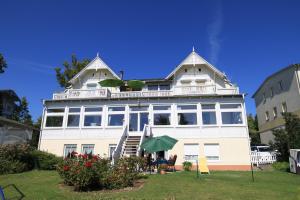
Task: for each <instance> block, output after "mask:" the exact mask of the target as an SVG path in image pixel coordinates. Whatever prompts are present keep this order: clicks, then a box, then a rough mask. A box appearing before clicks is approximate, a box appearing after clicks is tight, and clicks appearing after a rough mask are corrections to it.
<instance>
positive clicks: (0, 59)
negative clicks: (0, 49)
mask: <svg viewBox="0 0 300 200" xmlns="http://www.w3.org/2000/svg"><path fill="white" fill-rule="evenodd" d="M5 68H7V64H6V61H5V59H4V57H3V55H2V54H1V53H0V73H1V74H2V73H4V69H5Z"/></svg>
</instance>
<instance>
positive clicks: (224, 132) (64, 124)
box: [39, 51, 250, 170]
mask: <svg viewBox="0 0 300 200" xmlns="http://www.w3.org/2000/svg"><path fill="white" fill-rule="evenodd" d="M153 76H156V74H155V72H153ZM111 78H113V79H120V78H119V77H118V76H117V75H116V73H114V72H113V71H112V69H111V68H109V67H108V66H107V65H106V64H105V63H104V62H103V61H102V60H101V59H100V58H99V57H98V56H97V57H96V58H95V59H94V60H93V61H91V62H90V63H89V64H88V65H87V66H86V67H85V68H84V69H82V71H80V72H79V73H78V74H77V75H76V76H74V78H72V79H71V80H70V83H71V85H72V86H71V87H70V88H69V89H67V90H65V91H64V92H61V93H54V94H53V99H52V100H44V111H43V119H42V121H43V123H42V124H43V125H42V130H41V140H40V144H39V148H40V149H41V150H44V151H48V152H51V153H54V154H56V155H58V156H66V155H68V153H70V152H72V151H77V152H79V153H89V152H92V153H95V154H99V155H100V156H107V157H110V158H118V157H121V156H124V155H126V156H128V155H141V154H142V150H141V149H140V148H139V147H140V144H141V143H142V141H143V140H144V138H145V137H151V136H154V137H155V136H161V135H168V136H170V137H173V138H176V139H178V142H177V144H176V145H175V146H174V148H173V149H172V150H170V151H168V152H161V153H162V154H163V155H164V156H165V157H166V158H168V156H170V155H174V154H177V156H178V157H177V161H176V167H177V168H180V167H182V162H184V161H186V160H191V161H193V160H195V159H197V158H198V157H204V156H206V158H207V160H208V163H209V167H210V169H215V170H249V169H250V148H249V135H248V127H247V118H246V111H245V104H244V95H243V94H241V93H239V89H238V87H236V86H235V85H233V84H232V83H231V82H230V81H229V80H228V79H227V78H226V76H225V74H224V73H222V72H220V71H219V70H218V69H216V68H215V67H214V66H212V65H211V64H210V63H208V62H207V61H206V60H204V59H203V58H202V57H201V56H199V55H198V54H197V53H196V52H194V51H193V52H191V53H190V54H189V55H188V56H187V57H186V58H185V59H184V60H183V61H182V62H181V63H180V64H179V65H178V66H177V67H176V68H175V69H174V70H173V71H172V72H171V73H170V74H169V75H168V76H167V77H166V78H162V79H145V80H143V81H144V82H145V86H144V87H143V88H142V90H141V91H120V89H119V88H118V87H115V88H103V87H101V86H100V85H99V84H98V82H99V81H101V80H105V79H111Z"/></svg>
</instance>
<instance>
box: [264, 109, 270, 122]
mask: <svg viewBox="0 0 300 200" xmlns="http://www.w3.org/2000/svg"><path fill="white" fill-rule="evenodd" d="M265 118H266V121H269V119H270V116H269V112H268V111H266V112H265Z"/></svg>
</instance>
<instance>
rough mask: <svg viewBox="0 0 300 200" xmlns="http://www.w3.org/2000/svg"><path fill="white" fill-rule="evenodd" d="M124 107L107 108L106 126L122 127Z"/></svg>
mask: <svg viewBox="0 0 300 200" xmlns="http://www.w3.org/2000/svg"><path fill="white" fill-rule="evenodd" d="M124 111H125V107H124V106H119V107H109V108H108V126H123V123H124Z"/></svg>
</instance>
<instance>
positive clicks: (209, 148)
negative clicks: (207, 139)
mask: <svg viewBox="0 0 300 200" xmlns="http://www.w3.org/2000/svg"><path fill="white" fill-rule="evenodd" d="M204 154H205V156H206V159H207V160H208V161H218V160H220V150H219V144H204Z"/></svg>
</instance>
